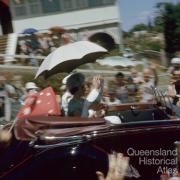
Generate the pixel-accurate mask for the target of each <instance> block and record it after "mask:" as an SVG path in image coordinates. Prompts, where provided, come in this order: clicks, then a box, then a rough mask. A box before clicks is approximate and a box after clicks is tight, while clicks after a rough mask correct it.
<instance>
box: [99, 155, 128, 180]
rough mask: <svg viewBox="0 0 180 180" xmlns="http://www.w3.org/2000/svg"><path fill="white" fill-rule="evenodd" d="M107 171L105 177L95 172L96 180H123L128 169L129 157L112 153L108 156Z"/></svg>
mask: <svg viewBox="0 0 180 180" xmlns="http://www.w3.org/2000/svg"><path fill="white" fill-rule="evenodd" d="M108 159H109V170H108V173H107V176H106V177H105V176H104V174H103V173H102V172H100V171H97V172H96V174H97V177H98V180H123V179H125V175H126V172H127V170H128V167H129V157H126V156H124V155H123V154H122V153H113V154H109V155H108Z"/></svg>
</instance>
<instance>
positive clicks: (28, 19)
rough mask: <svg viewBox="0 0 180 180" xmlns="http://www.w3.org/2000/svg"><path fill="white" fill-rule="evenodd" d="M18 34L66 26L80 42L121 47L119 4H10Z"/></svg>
mask: <svg viewBox="0 0 180 180" xmlns="http://www.w3.org/2000/svg"><path fill="white" fill-rule="evenodd" d="M9 4H10V9H11V13H12V17H13V27H14V32H16V33H21V32H22V31H23V30H24V29H26V28H32V27H33V28H35V29H38V30H45V29H48V28H49V27H53V26H63V27H64V28H66V29H68V30H70V32H71V35H72V36H73V37H74V39H76V40H82V39H90V40H92V41H103V43H105V42H107V41H108V42H109V44H111V45H110V47H112V44H113V43H115V44H119V30H118V28H119V26H118V23H119V17H118V16H119V14H118V8H117V7H116V3H115V0H10V1H9Z"/></svg>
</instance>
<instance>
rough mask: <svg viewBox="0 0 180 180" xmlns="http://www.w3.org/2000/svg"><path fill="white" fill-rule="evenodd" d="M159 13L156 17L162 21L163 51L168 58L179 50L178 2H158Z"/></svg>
mask: <svg viewBox="0 0 180 180" xmlns="http://www.w3.org/2000/svg"><path fill="white" fill-rule="evenodd" d="M157 8H158V10H159V15H158V16H157V18H156V23H157V20H158V21H159V22H161V23H162V26H163V33H164V37H165V51H166V54H167V57H168V59H169V60H170V59H171V58H172V57H174V55H175V52H176V51H178V50H180V3H176V4H173V3H158V4H157Z"/></svg>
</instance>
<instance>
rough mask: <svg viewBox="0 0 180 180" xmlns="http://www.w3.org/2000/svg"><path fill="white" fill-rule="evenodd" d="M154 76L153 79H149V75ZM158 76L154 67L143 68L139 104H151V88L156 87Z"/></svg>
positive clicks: (152, 93)
mask: <svg viewBox="0 0 180 180" xmlns="http://www.w3.org/2000/svg"><path fill="white" fill-rule="evenodd" d="M152 73H153V74H154V78H152V77H151V74H152ZM157 83H158V76H157V72H156V67H155V66H154V65H151V66H150V67H149V68H145V69H144V70H143V81H142V84H141V85H140V87H139V89H140V93H141V96H142V98H141V100H140V101H141V102H152V101H153V99H154V92H153V88H155V87H156V86H157Z"/></svg>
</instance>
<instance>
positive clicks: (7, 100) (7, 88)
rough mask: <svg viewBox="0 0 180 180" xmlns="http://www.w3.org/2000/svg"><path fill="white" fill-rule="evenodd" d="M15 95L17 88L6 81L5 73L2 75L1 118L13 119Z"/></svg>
mask: <svg viewBox="0 0 180 180" xmlns="http://www.w3.org/2000/svg"><path fill="white" fill-rule="evenodd" d="M14 95H15V88H14V87H13V86H12V85H11V84H9V83H6V78H5V75H1V76H0V118H1V120H6V121H10V120H11V104H12V98H13V97H14Z"/></svg>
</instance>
